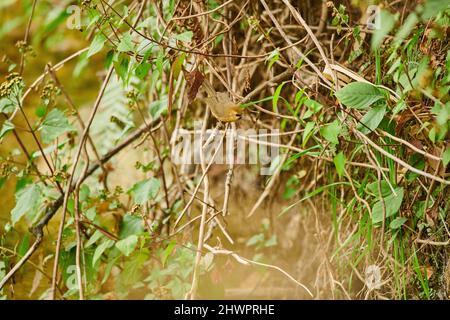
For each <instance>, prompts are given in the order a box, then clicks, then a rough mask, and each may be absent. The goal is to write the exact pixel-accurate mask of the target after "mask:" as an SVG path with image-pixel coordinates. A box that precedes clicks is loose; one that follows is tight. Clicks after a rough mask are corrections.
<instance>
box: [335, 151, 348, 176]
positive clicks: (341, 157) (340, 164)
mask: <svg viewBox="0 0 450 320" xmlns="http://www.w3.org/2000/svg"><path fill="white" fill-rule="evenodd" d="M346 161H347V159H346V158H345V154H344V153H343V152H342V151H341V152H339V153H338V154H337V155H336V156H335V157H334V159H333V162H334V165H335V166H336V171H337V173H338V175H339V177H342V175H343V174H344V169H345V162H346Z"/></svg>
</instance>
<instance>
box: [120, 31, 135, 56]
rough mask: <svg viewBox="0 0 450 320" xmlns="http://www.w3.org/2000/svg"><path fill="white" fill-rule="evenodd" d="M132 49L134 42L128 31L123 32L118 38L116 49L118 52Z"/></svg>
mask: <svg viewBox="0 0 450 320" xmlns="http://www.w3.org/2000/svg"><path fill="white" fill-rule="evenodd" d="M133 50H134V44H133V41H132V40H131V35H130V34H129V33H125V34H124V35H123V36H122V39H120V42H119V45H118V46H117V51H119V52H128V51H133Z"/></svg>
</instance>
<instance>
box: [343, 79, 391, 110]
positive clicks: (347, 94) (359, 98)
mask: <svg viewBox="0 0 450 320" xmlns="http://www.w3.org/2000/svg"><path fill="white" fill-rule="evenodd" d="M335 95H336V97H337V98H338V100H339V101H340V102H341V103H342V104H343V105H345V106H347V107H349V108H355V109H366V108H368V107H370V106H371V105H372V104H373V103H375V102H377V101H378V100H381V99H383V98H384V94H383V91H381V90H380V89H378V88H377V87H375V86H373V85H371V84H370V83H365V82H352V83H349V84H348V85H346V86H345V87H344V88H342V89H340V90H339V91H337V92H336V94H335Z"/></svg>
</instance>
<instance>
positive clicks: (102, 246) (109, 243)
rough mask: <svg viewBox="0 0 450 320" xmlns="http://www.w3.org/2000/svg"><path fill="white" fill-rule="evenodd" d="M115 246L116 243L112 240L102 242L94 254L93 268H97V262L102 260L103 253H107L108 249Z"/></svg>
mask: <svg viewBox="0 0 450 320" xmlns="http://www.w3.org/2000/svg"><path fill="white" fill-rule="evenodd" d="M113 244H114V241H113V240H111V239H108V240H106V241H104V242H102V243H101V244H100V245H99V246H98V247H97V248H96V249H95V252H94V257H93V258H92V266H95V264H96V262H97V261H98V259H100V258H101V256H102V254H103V252H105V250H106V249H108V248H109V247H111V246H112V245H113Z"/></svg>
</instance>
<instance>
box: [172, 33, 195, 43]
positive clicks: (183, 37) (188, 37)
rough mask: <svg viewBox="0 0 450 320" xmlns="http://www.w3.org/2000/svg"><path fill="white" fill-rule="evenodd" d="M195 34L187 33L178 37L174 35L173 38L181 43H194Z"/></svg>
mask: <svg viewBox="0 0 450 320" xmlns="http://www.w3.org/2000/svg"><path fill="white" fill-rule="evenodd" d="M193 35H194V34H193V33H192V31H186V32H183V33H180V34H177V35H174V36H173V37H174V38H175V39H177V40H179V41H182V42H186V43H190V42H191V41H192V36H193Z"/></svg>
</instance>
